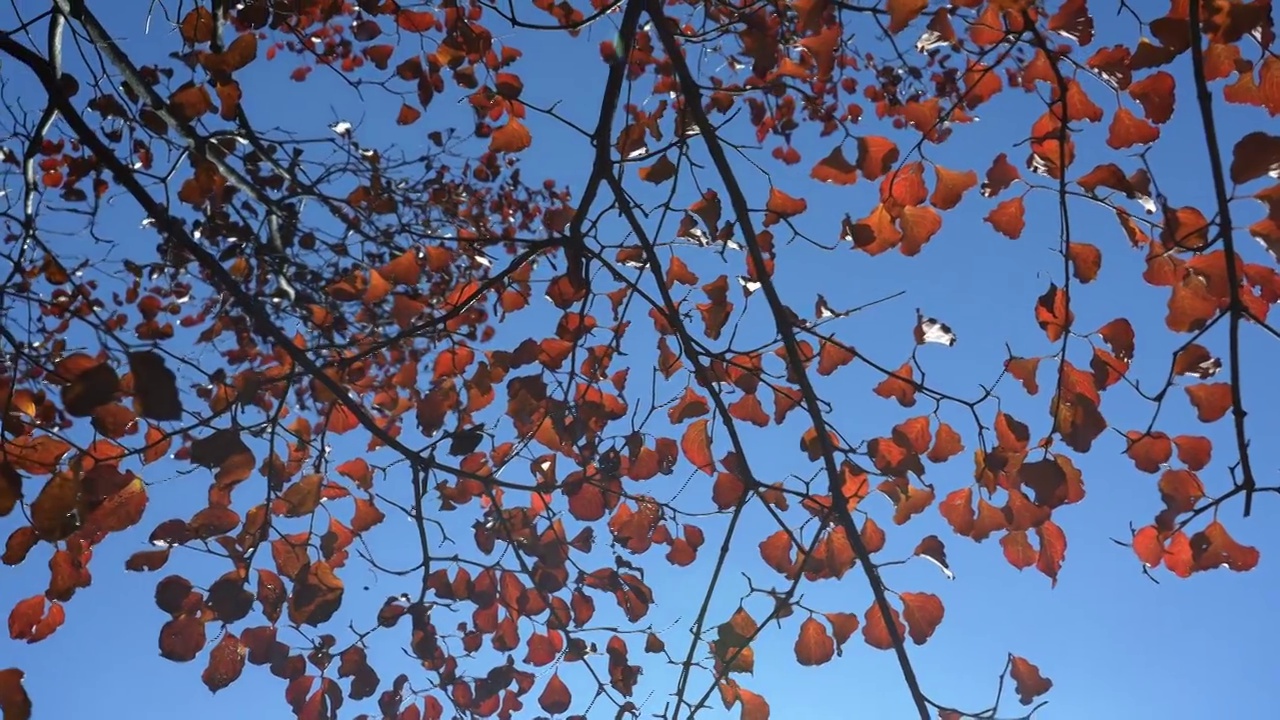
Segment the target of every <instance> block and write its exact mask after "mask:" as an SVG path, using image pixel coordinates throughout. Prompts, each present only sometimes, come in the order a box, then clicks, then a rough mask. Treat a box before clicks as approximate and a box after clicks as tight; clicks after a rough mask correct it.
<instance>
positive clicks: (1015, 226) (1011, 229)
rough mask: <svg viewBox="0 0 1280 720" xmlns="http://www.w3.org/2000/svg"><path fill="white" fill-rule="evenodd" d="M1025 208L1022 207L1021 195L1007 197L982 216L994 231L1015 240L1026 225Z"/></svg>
mask: <svg viewBox="0 0 1280 720" xmlns="http://www.w3.org/2000/svg"><path fill="white" fill-rule="evenodd" d="M1025 216H1026V209H1025V208H1024V207H1023V203H1022V197H1021V196H1018V197H1015V198H1009V199H1008V200H1005V201H1004V202H1001V203H1000V204H999V205H997V206H995V208H994V209H993V210H992V211H991V212H990V213H988V214H987V217H986V218H984V219H985V220H986V221H987V222H989V223H991V227H993V228H995V229H996V232H998V233H1000V234H1001V235H1004V236H1005V237H1007V238H1009V239H1010V240H1017V239H1018V238H1019V237H1020V236H1021V235H1022V229H1023V228H1025V227H1026V226H1027V222H1026V218H1025Z"/></svg>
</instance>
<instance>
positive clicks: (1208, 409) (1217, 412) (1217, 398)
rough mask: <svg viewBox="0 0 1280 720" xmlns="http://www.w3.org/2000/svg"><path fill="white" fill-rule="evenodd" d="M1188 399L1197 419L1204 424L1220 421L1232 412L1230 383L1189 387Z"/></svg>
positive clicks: (1202, 384)
mask: <svg viewBox="0 0 1280 720" xmlns="http://www.w3.org/2000/svg"><path fill="white" fill-rule="evenodd" d="M1187 397H1188V398H1190V399H1191V405H1192V406H1193V407H1195V409H1196V417H1197V418H1199V419H1200V422H1203V423H1211V422H1214V421H1216V420H1219V419H1221V418H1222V417H1223V416H1224V415H1226V414H1227V413H1228V412H1229V411H1230V410H1231V405H1232V401H1231V384H1230V383H1200V384H1198V385H1188V386H1187Z"/></svg>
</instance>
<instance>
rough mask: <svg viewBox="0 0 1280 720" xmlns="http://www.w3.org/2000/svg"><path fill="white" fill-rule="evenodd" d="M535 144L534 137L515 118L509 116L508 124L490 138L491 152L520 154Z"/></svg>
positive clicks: (494, 132) (495, 131)
mask: <svg viewBox="0 0 1280 720" xmlns="http://www.w3.org/2000/svg"><path fill="white" fill-rule="evenodd" d="M532 144H533V135H532V134H530V133H529V129H528V128H526V127H525V126H524V125H521V124H520V121H519V120H517V119H516V118H515V117H514V116H511V115H508V116H507V124H506V125H503V126H502V127H500V128H498V129H497V130H494V131H493V135H490V136H489V152H506V153H518V152H520V151H522V150H526V149H528V147H529V146H530V145H532Z"/></svg>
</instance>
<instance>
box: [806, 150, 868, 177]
mask: <svg viewBox="0 0 1280 720" xmlns="http://www.w3.org/2000/svg"><path fill="white" fill-rule="evenodd" d="M809 177H811V178H813V179H814V180H817V181H818V182H823V183H831V184H833V185H852V184H854V183H855V182H857V181H858V168H857V166H855V165H854V164H853V163H851V162H849V160H848V159H846V158H845V156H844V150H843V148H842V147H841V146H839V145H837V146H835V147H834V148H832V149H831V152H830V153H828V154H827V156H826V157H824V158H823V159H821V160H819V161H818V162H817V164H815V165H814V166H813V169H812V170H810V171H809Z"/></svg>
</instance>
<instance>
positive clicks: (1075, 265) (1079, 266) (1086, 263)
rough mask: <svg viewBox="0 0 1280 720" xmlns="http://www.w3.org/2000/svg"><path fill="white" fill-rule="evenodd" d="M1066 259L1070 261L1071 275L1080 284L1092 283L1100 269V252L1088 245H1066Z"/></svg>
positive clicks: (1076, 243)
mask: <svg viewBox="0 0 1280 720" xmlns="http://www.w3.org/2000/svg"><path fill="white" fill-rule="evenodd" d="M1067 258H1068V259H1070V260H1071V274H1072V275H1075V277H1076V279H1077V280H1079V281H1080V282H1082V283H1090V282H1093V281H1094V279H1095V278H1097V277H1098V271H1099V270H1101V269H1102V251H1100V250H1098V248H1097V247H1096V246H1094V245H1090V244H1089V243H1078V242H1072V243H1067Z"/></svg>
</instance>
